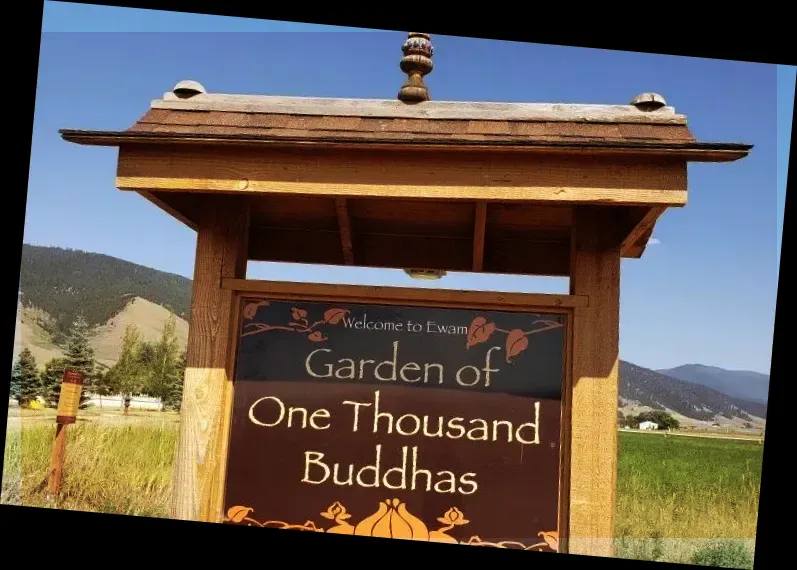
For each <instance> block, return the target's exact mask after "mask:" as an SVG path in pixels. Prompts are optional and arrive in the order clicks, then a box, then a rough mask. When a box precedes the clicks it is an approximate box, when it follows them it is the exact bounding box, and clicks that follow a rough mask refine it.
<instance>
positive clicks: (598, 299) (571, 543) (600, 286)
mask: <svg viewBox="0 0 797 570" xmlns="http://www.w3.org/2000/svg"><path fill="white" fill-rule="evenodd" d="M609 214H611V212H606V211H605V209H599V208H580V209H577V210H576V212H575V220H574V221H575V223H574V228H573V239H572V259H573V260H572V262H571V267H572V269H571V278H570V292H571V294H573V295H587V296H589V306H588V307H579V308H576V309H575V310H574V317H573V320H574V326H573V343H572V346H573V354H572V367H573V369H572V378H573V387H572V391H571V400H570V489H569V493H570V514H569V518H570V522H569V533H568V534H569V536H568V546H567V552H569V553H572V554H588V555H593V556H612V554H613V548H614V531H615V528H614V521H615V487H616V481H617V380H618V363H619V360H618V352H619V315H620V243H619V240H614V239H613V232H612V231H611V229H612V224H613V223H614V221H615V220H614V219H613V217H612V216H611V215H609Z"/></svg>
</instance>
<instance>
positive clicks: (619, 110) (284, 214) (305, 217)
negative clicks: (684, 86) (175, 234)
mask: <svg viewBox="0 0 797 570" xmlns="http://www.w3.org/2000/svg"><path fill="white" fill-rule="evenodd" d="M61 135H62V137H63V138H64V139H66V140H68V141H71V142H75V143H79V144H89V145H104V146H118V147H120V158H119V166H118V172H117V186H118V187H119V188H121V189H124V190H133V191H136V192H139V193H140V194H142V195H143V196H145V197H147V198H148V199H149V200H151V201H152V202H154V203H155V204H156V205H158V206H159V207H161V208H162V209H164V210H165V211H166V212H168V213H169V214H171V215H173V216H174V217H176V218H177V219H179V220H181V221H183V222H184V223H186V224H188V225H189V226H191V227H194V228H196V227H197V224H198V223H199V220H200V218H201V216H202V212H203V208H204V207H205V200H206V199H205V198H203V196H206V195H207V194H208V193H226V194H238V195H241V196H242V197H244V198H245V199H246V200H249V202H250V212H251V222H250V225H251V230H250V247H249V252H250V253H249V257H250V259H256V260H265V261H283V262H284V261H293V262H301V263H322V264H346V265H360V266H375V267H398V268H405V267H419V268H430V269H446V270H451V271H485V272H495V273H516V274H542V275H567V274H568V272H569V249H570V239H571V233H570V232H571V227H572V219H573V211H574V208H577V207H580V206H582V205H596V204H597V205H611V206H613V207H614V208H613V209H612V210H613V212H614V214H615V222H614V223H613V224H612V226H613V228H612V229H611V231H612V232H616V233H617V236H615V237H616V238H617V240H618V241H619V242H621V243H622V254H623V255H624V256H626V257H639V256H641V255H642V252H643V251H644V249H645V245H646V244H647V241H648V239H649V237H650V235H651V233H652V230H653V225H654V224H655V222H656V220H657V218H658V217H659V216H660V215H661V213H662V212H664V210H665V209H666V208H667V207H672V206H676V207H677V206H682V205H684V204H685V203H686V163H687V162H689V161H702V162H726V161H733V160H737V159H739V158H742V157H744V156H745V155H746V154H747V153H748V152H749V150H750V148H751V146H750V145H744V144H734V143H707V142H701V141H697V140H696V139H695V137H694V136H693V135H692V133H691V132H690V130H689V128H688V126H687V121H686V117H685V116H684V115H681V114H678V113H676V112H675V110H674V109H673V108H672V107H667V106H665V107H661V108H659V109H656V110H652V111H651V110H647V111H646V110H643V109H642V108H641V107H637V106H634V105H568V104H541V103H470V102H447V101H426V102H423V103H418V104H406V103H403V102H401V101H392V100H370V99H330V98H303V97H270V96H254V95H222V94H206V93H199V94H195V95H193V96H192V97H190V98H184V97H178V96H177V95H175V94H174V93H166V94H165V95H164V97H163V98H161V99H158V100H155V101H153V102H152V104H151V106H150V109H149V110H147V111H146V112H145V113H144V115H143V116H142V117H141V118H140V119H139V120H138V121H137V122H136V123H135V124H134V125H132V126H131V127H130V128H129V129H126V130H124V131H81V130H62V131H61ZM529 153H531V154H529ZM511 252H514V253H511ZM517 252H522V255H518V253H517Z"/></svg>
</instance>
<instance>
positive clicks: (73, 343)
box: [65, 315, 96, 408]
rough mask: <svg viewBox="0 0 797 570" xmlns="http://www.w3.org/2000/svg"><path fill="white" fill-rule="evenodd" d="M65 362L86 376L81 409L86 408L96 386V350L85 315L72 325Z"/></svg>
mask: <svg viewBox="0 0 797 570" xmlns="http://www.w3.org/2000/svg"><path fill="white" fill-rule="evenodd" d="M65 360H66V365H67V367H68V368H70V369H72V370H76V371H79V372H82V373H83V375H84V379H83V382H84V384H83V391H82V392H81V393H80V407H81V408H85V407H86V405H87V404H86V401H87V400H88V394H87V392H88V391H90V390H91V389H92V387H93V384H94V372H95V369H96V362H95V361H94V349H93V348H91V345H90V344H89V324H88V322H86V319H85V318H84V317H83V315H78V317H77V318H76V319H75V322H74V323H72V329H71V330H70V333H69V342H68V344H67V348H66V358H65Z"/></svg>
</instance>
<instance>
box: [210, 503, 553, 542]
mask: <svg viewBox="0 0 797 570" xmlns="http://www.w3.org/2000/svg"><path fill="white" fill-rule="evenodd" d="M252 512H253V509H252V508H251V507H243V506H235V507H230V508H229V509H228V510H227V518H226V520H225V522H227V523H231V524H241V525H246V526H259V527H264V528H267V527H271V528H283V529H293V530H305V531H311V532H326V533H329V534H347V535H352V536H373V537H377V538H400V539H404V540H422V541H428V542H446V543H449V544H467V545H470V546H492V547H494V548H513V549H519V550H537V551H544V550H549V551H553V552H557V551H558V549H559V534H558V533H557V532H556V531H544V532H539V533H537V536H539V537H542V539H543V542H538V543H536V544H532V545H530V546H526V545H525V544H523V543H520V542H516V541H509V540H508V541H502V542H487V541H484V540H482V539H481V538H479V537H478V536H471V537H470V538H469V539H468V540H466V541H459V540H457V539H456V538H454V537H452V536H451V535H449V534H447V533H448V532H450V531H451V530H452V529H454V528H455V527H458V526H463V525H466V524H468V523H469V522H470V521H469V520H468V519H466V518H465V515H464V514H463V513H462V511H461V510H459V509H458V508H457V507H451V508H450V509H448V510H447V511H446V512H445V514H444V515H443V516H441V517H438V519H437V521H438V522H439V523H441V524H442V525H443V526H441V527H440V528H438V529H435V530H429V528H428V527H427V526H426V523H424V522H423V521H422V520H421V519H419V518H418V517H416V516H415V515H413V514H412V513H410V512H409V510H407V505H406V504H405V503H404V502H403V501H401V500H399V499H396V498H393V499H387V500H385V501H381V502H380V503H379V507H378V508H377V510H376V511H375V512H374V513H373V514H371V515H369V516H367V517H365V518H364V519H363V520H361V521H360V522H359V523H357V524H351V523H350V522H348V521H349V519H351V515H350V514H349V513H348V512H346V507H344V506H343V504H341V503H340V501H335V502H334V503H332V504H331V505H330V506H329V507H328V508H327V510H326V511H324V512H322V513H320V515H321V516H322V517H323V518H325V519H328V520H330V521H332V522H333V523H334V526H331V527H330V528H328V529H323V528H319V527H317V526H316V524H315V523H314V522H313V521H311V520H308V521H307V522H305V523H304V524H299V525H295V524H290V523H287V522H283V521H272V520H270V521H265V522H260V521H258V520H256V519H253V518H251V517H250V516H249V515H250V514H252Z"/></svg>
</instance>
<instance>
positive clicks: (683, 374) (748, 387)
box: [658, 364, 769, 403]
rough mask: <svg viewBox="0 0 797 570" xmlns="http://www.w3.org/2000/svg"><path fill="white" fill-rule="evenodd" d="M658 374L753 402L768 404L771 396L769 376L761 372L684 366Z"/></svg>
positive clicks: (699, 365) (697, 365) (691, 365)
mask: <svg viewBox="0 0 797 570" xmlns="http://www.w3.org/2000/svg"><path fill="white" fill-rule="evenodd" d="M658 372H660V373H662V374H666V375H667V376H672V377H673V378H678V379H679V380H685V381H686V382H693V383H695V384H700V385H701V386H707V387H708V388H713V389H714V390H718V391H720V392H722V393H723V394H727V395H729V396H731V397H734V398H743V399H745V400H751V401H753V402H760V403H766V401H767V397H768V395H769V375H768V374H761V373H760V372H749V371H746V370H725V369H724V368H718V367H716V366H704V365H702V364H684V365H683V366H676V367H675V368H669V369H667V370H659V371H658Z"/></svg>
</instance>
